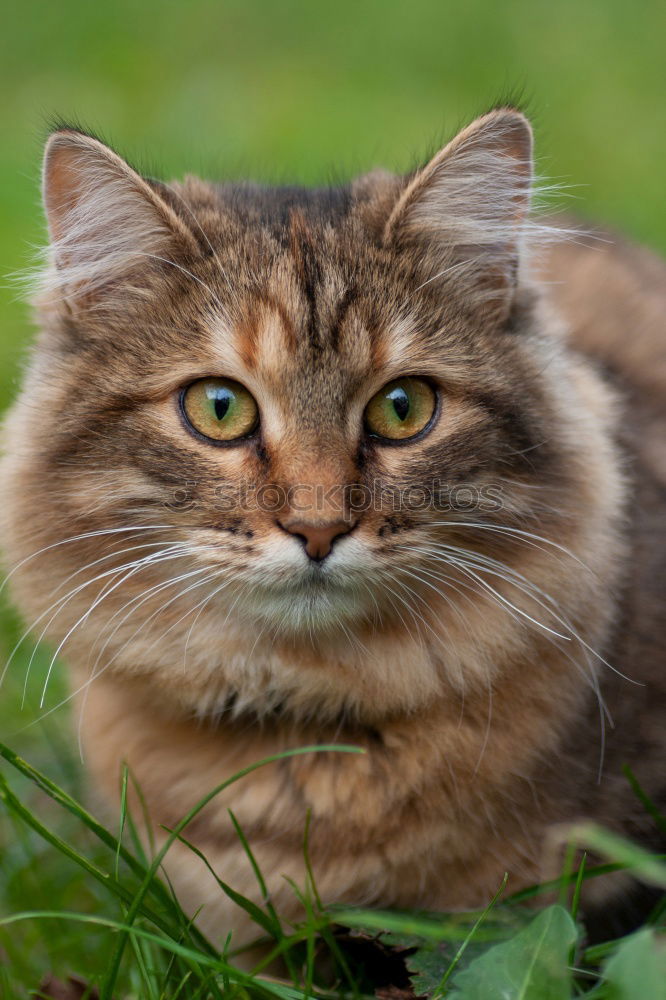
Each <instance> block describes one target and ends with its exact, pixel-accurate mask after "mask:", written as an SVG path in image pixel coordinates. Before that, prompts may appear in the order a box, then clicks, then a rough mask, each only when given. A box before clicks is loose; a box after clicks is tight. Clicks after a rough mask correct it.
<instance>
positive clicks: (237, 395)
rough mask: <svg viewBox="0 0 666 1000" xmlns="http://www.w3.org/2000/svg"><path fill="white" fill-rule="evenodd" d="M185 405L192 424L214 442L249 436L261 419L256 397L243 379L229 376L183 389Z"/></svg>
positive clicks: (193, 384) (210, 379) (182, 400)
mask: <svg viewBox="0 0 666 1000" xmlns="http://www.w3.org/2000/svg"><path fill="white" fill-rule="evenodd" d="M181 405H182V408H183V413H184V414H185V417H186V419H187V422H188V423H189V424H190V426H191V427H193V428H194V430H195V431H198V432H199V434H203V436H204V437H207V438H210V439H211V440H212V441H236V440H237V439H238V438H243V437H247V435H248V434H251V433H252V431H253V430H254V429H255V427H256V426H257V423H258V421H259V411H258V409H257V404H256V403H255V401H254V399H253V397H252V396H251V395H250V393H249V392H248V391H247V389H245V388H244V387H243V386H242V385H240V383H239V382H232V381H231V379H227V378H202V379H200V380H199V381H198V382H193V383H192V385H190V386H188V388H187V389H185V390H184V391H183V393H182V396H181Z"/></svg>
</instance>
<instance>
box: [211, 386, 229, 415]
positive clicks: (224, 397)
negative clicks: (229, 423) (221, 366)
mask: <svg viewBox="0 0 666 1000" xmlns="http://www.w3.org/2000/svg"><path fill="white" fill-rule="evenodd" d="M213 406H214V408H215V416H216V417H217V419H218V420H224V418H225V417H226V415H227V413H228V412H229V407H230V406H231V395H230V393H228V392H225V393H224V394H220V395H219V396H216V397H215V399H214V400H213Z"/></svg>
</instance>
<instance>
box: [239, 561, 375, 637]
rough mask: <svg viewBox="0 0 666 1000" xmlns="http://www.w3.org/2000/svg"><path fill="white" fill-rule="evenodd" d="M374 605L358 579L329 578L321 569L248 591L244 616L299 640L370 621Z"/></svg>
mask: <svg viewBox="0 0 666 1000" xmlns="http://www.w3.org/2000/svg"><path fill="white" fill-rule="evenodd" d="M372 607H373V602H372V599H371V596H370V592H369V590H368V589H367V587H366V588H364V587H363V586H362V585H361V584H360V583H359V582H357V581H355V580H354V579H352V578H350V579H340V578H336V579H332V578H330V577H328V576H327V577H325V576H324V575H323V574H322V573H321V571H320V570H319V569H318V568H313V570H312V571H311V572H308V573H304V574H302V575H300V574H299V575H298V576H295V577H294V578H292V579H289V578H287V579H285V580H282V581H279V582H271V583H265V582H264V583H261V584H258V585H257V586H256V587H253V588H251V589H248V591H247V593H246V595H245V596H244V598H243V602H242V607H241V608H240V610H239V614H240V616H241V617H242V618H243V619H244V620H246V621H248V622H255V623H259V624H261V625H263V626H264V627H266V628H269V629H270V630H271V631H273V632H275V633H278V634H280V633H282V634H285V635H290V636H294V637H297V636H298V635H301V634H302V635H307V636H312V634H313V633H315V632H321V633H326V632H333V631H335V630H339V629H341V628H342V627H345V626H348V625H351V624H353V623H355V622H361V621H364V620H367V618H368V617H369V616H370V614H371V611H372Z"/></svg>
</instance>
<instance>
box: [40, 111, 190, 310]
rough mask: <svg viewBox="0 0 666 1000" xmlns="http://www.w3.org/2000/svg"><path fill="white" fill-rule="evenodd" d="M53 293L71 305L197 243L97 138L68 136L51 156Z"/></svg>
mask: <svg viewBox="0 0 666 1000" xmlns="http://www.w3.org/2000/svg"><path fill="white" fill-rule="evenodd" d="M42 190H43V198H44V208H45V211H46V218H47V222H48V228H49V235H50V240H51V247H50V250H51V264H52V266H51V269H50V272H49V275H48V276H47V281H46V283H47V286H49V287H50V288H51V290H54V291H58V292H60V293H61V294H63V295H66V296H67V297H71V298H72V299H75V298H80V297H83V296H85V297H86V298H88V299H89V298H90V297H91V296H95V295H96V294H97V293H99V292H100V291H101V290H102V289H104V288H105V287H107V286H109V285H110V284H113V283H117V282H118V280H120V279H124V278H126V279H130V278H131V277H132V276H135V275H136V274H137V272H138V271H140V270H141V269H142V268H146V266H147V264H148V262H150V261H151V259H153V260H154V258H155V257H157V258H164V259H168V258H169V256H170V255H172V254H174V253H177V252H178V251H179V250H182V249H184V248H189V249H194V248H195V247H196V241H195V239H194V237H193V236H192V234H191V232H190V231H189V229H188V227H187V226H186V225H185V223H184V222H183V221H182V220H181V219H180V218H179V216H178V215H177V214H176V213H175V212H174V211H173V209H172V208H171V207H170V206H169V205H168V204H167V203H166V202H165V201H164V199H163V198H161V197H160V196H159V194H158V193H157V191H156V190H155V189H154V187H153V186H152V185H151V184H150V183H149V182H148V181H146V180H145V179H144V178H143V177H141V175H140V174H138V173H137V172H136V171H135V170H133V169H132V167H130V166H129V165H128V164H127V163H126V162H125V161H124V160H123V159H122V158H121V157H120V156H118V155H117V154H116V153H114V152H113V150H111V149H109V148H108V147H107V146H105V145H104V144H103V143H102V142H100V141H99V140H98V139H95V138H93V137H92V136H89V135H86V134H85V133H82V132H78V131H75V130H70V129H62V130H60V131H57V132H55V133H53V134H52V135H51V136H50V138H49V140H48V142H47V144H46V150H45V154H44V168H43V182H42Z"/></svg>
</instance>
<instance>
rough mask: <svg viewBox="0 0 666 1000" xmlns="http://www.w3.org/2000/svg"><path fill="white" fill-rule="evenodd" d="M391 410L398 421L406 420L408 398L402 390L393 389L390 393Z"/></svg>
mask: <svg viewBox="0 0 666 1000" xmlns="http://www.w3.org/2000/svg"><path fill="white" fill-rule="evenodd" d="M390 398H391V400H392V402H393V409H394V410H395V415H396V417H397V418H398V419H399V420H406V419H407V416H408V414H409V396H408V395H407V393H406V392H405V390H404V389H394V390H393V392H392V393H391V397H390Z"/></svg>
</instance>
